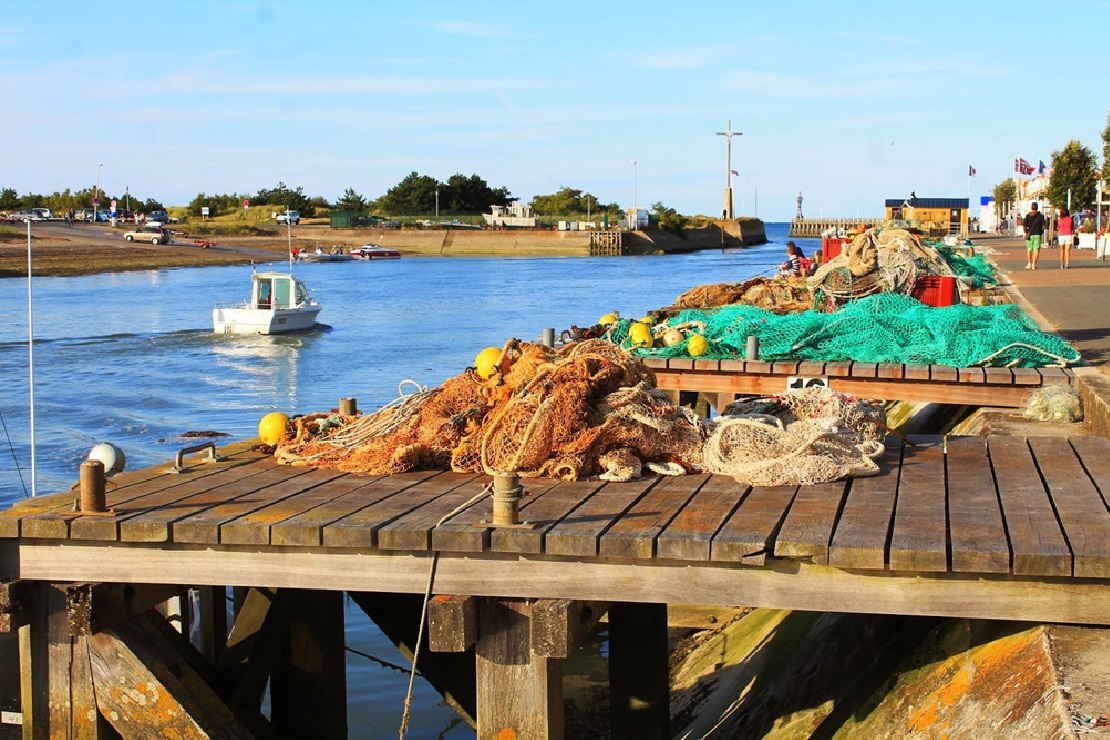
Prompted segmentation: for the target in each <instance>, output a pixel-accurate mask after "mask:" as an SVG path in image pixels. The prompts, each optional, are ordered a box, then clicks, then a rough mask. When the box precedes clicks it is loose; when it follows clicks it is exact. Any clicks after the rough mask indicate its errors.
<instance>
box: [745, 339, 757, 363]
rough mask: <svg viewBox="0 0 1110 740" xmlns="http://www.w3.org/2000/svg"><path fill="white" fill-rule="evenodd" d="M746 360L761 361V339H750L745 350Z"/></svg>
mask: <svg viewBox="0 0 1110 740" xmlns="http://www.w3.org/2000/svg"><path fill="white" fill-rule="evenodd" d="M744 359H745V360H758V359H759V337H748V346H747V347H746V348H745V349H744Z"/></svg>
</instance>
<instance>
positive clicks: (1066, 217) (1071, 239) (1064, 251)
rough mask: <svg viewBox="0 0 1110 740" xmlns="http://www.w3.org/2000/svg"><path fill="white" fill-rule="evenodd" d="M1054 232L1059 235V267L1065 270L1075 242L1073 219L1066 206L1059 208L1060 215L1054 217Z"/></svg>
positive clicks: (1069, 264) (1069, 261)
mask: <svg viewBox="0 0 1110 740" xmlns="http://www.w3.org/2000/svg"><path fill="white" fill-rule="evenodd" d="M1056 233H1057V234H1058V235H1059V237H1060V269H1061V270H1066V269H1068V268H1069V267H1070V266H1071V247H1072V244H1074V243H1075V219H1074V218H1073V217H1072V215H1071V213H1070V212H1069V211H1068V208H1067V206H1064V207H1063V208H1061V209H1060V217H1059V218H1058V219H1056Z"/></svg>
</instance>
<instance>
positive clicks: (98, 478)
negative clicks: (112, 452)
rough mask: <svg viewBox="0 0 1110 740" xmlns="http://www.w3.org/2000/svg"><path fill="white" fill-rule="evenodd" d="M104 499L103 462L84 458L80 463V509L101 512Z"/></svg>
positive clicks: (103, 508) (103, 507) (104, 505)
mask: <svg viewBox="0 0 1110 740" xmlns="http://www.w3.org/2000/svg"><path fill="white" fill-rule="evenodd" d="M105 508H106V504H105V499H104V463H102V462H100V461H99V460H86V461H85V462H83V463H81V511H87V512H101V511H104V510H105Z"/></svg>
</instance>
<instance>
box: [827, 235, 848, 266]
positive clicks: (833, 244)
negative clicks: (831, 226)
mask: <svg viewBox="0 0 1110 740" xmlns="http://www.w3.org/2000/svg"><path fill="white" fill-rule="evenodd" d="M846 241H848V240H847V239H827V238H826V239H822V240H821V262H822V263H825V262H828V261H829V260H831V259H833V258H835V257H837V256H839V255H840V253H841V252H842V251H843V250H844V243H845V242H846Z"/></svg>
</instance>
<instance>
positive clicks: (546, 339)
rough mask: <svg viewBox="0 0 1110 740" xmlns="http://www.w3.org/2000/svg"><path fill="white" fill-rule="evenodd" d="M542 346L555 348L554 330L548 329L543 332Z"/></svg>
mask: <svg viewBox="0 0 1110 740" xmlns="http://www.w3.org/2000/svg"><path fill="white" fill-rule="evenodd" d="M543 346H545V347H554V346H555V329H553V328H549V329H544V330H543Z"/></svg>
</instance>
